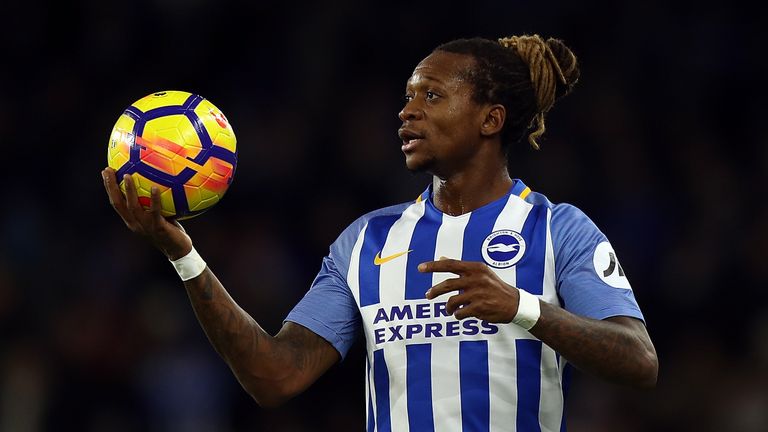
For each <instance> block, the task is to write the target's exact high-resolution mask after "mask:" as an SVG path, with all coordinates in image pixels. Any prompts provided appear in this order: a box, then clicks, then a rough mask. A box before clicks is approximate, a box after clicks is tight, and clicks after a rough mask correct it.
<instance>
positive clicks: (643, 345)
mask: <svg viewBox="0 0 768 432" xmlns="http://www.w3.org/2000/svg"><path fill="white" fill-rule="evenodd" d="M473 61H474V60H473V59H472V58H471V57H468V56H463V55H457V54H449V53H442V52H437V53H433V54H432V55H430V56H428V57H427V58H426V59H424V60H423V61H422V62H421V63H420V64H419V65H418V66H417V67H416V69H415V70H414V73H413V75H412V77H411V79H409V81H408V85H407V88H406V93H407V95H406V96H407V103H406V105H405V107H404V108H403V110H402V111H401V113H400V115H399V116H400V119H401V120H402V121H403V127H402V128H401V130H400V137H401V138H402V139H403V140H404V142H403V152H404V153H405V157H406V165H407V166H408V168H409V169H411V170H415V171H427V172H430V173H432V174H433V176H434V180H433V182H434V202H435V205H436V206H437V207H438V208H439V209H440V210H441V211H443V212H445V213H447V214H451V215H459V214H464V213H467V212H470V211H473V210H475V209H477V208H479V207H481V206H483V205H485V204H488V203H490V202H492V201H494V200H496V199H498V198H500V197H502V196H504V195H505V194H506V193H507V192H508V191H509V188H510V187H511V185H512V180H511V179H510V178H509V175H508V173H507V165H506V159H505V158H504V155H503V153H502V151H501V141H500V136H499V135H500V131H501V129H502V127H503V124H504V120H505V114H506V113H505V110H504V107H503V106H501V105H487V104H486V105H480V104H477V103H475V102H474V101H472V100H471V97H470V96H471V90H472V88H471V84H470V83H468V82H466V81H465V80H464V79H463V78H462V75H461V74H460V71H462V70H465V69H466V68H467V67H471V66H472V64H473ZM102 177H103V180H104V187H105V189H106V191H107V195H108V196H109V201H110V203H111V204H112V206H113V207H114V209H115V211H116V212H117V213H118V215H120V217H121V218H122V219H123V222H124V223H125V224H126V226H127V227H128V228H129V229H130V230H131V231H133V232H135V233H137V234H139V235H141V236H142V237H145V238H146V239H147V240H148V241H149V242H150V243H152V244H153V245H154V246H155V247H157V248H158V249H159V250H160V251H161V252H162V253H163V254H164V255H165V256H166V257H167V258H168V259H170V260H176V259H178V258H180V257H183V256H185V255H186V254H188V253H189V252H190V251H191V250H192V240H191V238H190V237H189V236H188V235H187V234H186V232H185V231H184V229H183V228H182V227H181V225H180V224H179V223H178V222H176V221H173V220H170V219H166V218H164V217H162V215H161V213H160V195H159V192H158V191H157V190H156V189H154V188H153V190H152V191H151V204H150V208H149V209H148V210H145V209H143V208H142V207H141V205H140V204H139V201H138V196H137V192H136V187H135V185H134V183H133V180H132V178H131V177H130V176H126V177H125V178H124V180H125V182H126V194H125V195H123V193H122V192H121V191H120V189H119V187H118V180H117V179H116V178H115V171H114V170H112V169H111V168H106V169H104V170H103V171H102ZM420 270H421V271H424V272H435V271H440V272H451V273H455V274H457V275H458V276H459V277H458V278H455V279H449V280H447V281H445V282H443V283H441V284H438V285H436V286H434V287H432V288H431V289H430V290H429V291H428V293H427V298H429V299H433V298H435V297H437V296H438V295H441V294H443V293H448V292H454V291H456V292H460V294H456V295H453V296H452V297H451V298H450V300H449V301H448V305H447V307H448V311H449V312H451V313H454V314H455V315H456V317H457V318H460V319H463V318H466V317H469V316H474V317H477V318H480V319H484V320H487V321H489V322H494V323H509V322H511V321H512V318H513V317H514V316H515V314H516V313H517V305H518V301H519V293H518V289H517V288H515V287H513V286H510V285H508V284H506V283H504V282H503V281H502V280H500V279H499V278H498V277H496V275H495V273H493V272H492V271H490V269H489V268H488V267H487V266H485V265H484V264H482V263H471V262H462V261H456V260H441V261H434V262H428V263H423V264H422V265H421V266H420ZM184 287H185V288H186V291H187V294H188V295H189V299H190V302H191V303H192V307H193V309H194V311H195V315H196V316H197V319H198V320H199V321H200V324H201V326H202V327H203V330H204V331H205V333H206V335H207V336H208V339H209V340H210V341H211V344H212V345H213V347H214V348H215V349H216V351H217V352H218V353H219V354H220V355H221V357H222V358H223V359H224V360H225V361H226V362H227V364H228V365H229V367H230V368H231V369H232V371H233V373H234V374H235V376H236V377H237V379H238V380H239V381H240V383H241V385H242V386H243V388H244V389H245V390H246V391H247V392H248V393H249V394H250V395H251V396H252V397H253V398H254V399H255V400H256V401H257V402H258V403H259V404H260V405H262V406H277V405H280V404H281V403H283V402H285V401H286V400H288V399H290V398H291V397H293V396H295V395H297V394H299V393H301V392H302V391H304V390H305V389H306V388H307V387H309V386H310V385H311V384H312V383H313V382H315V380H317V379H318V378H319V377H320V376H321V375H322V374H323V373H325V372H326V371H327V370H328V369H329V368H330V367H331V366H333V365H334V364H335V363H337V362H338V361H339V360H340V355H339V353H338V352H337V351H336V349H334V348H333V346H332V345H331V344H330V343H328V342H327V341H326V340H325V339H323V338H321V337H320V336H318V335H316V334H315V333H313V332H311V331H310V330H308V329H306V328H304V327H302V326H300V325H298V324H295V323H291V322H288V323H286V324H284V325H283V327H282V329H281V330H280V332H279V333H278V334H277V335H275V336H272V335H270V334H268V333H267V332H265V331H264V330H263V329H262V328H261V327H260V326H259V324H258V323H257V322H256V321H255V320H254V319H253V318H252V317H251V316H250V315H249V314H248V313H246V312H245V311H244V310H243V309H241V308H240V307H239V306H238V305H237V304H236V303H235V301H234V300H233V299H232V297H231V296H230V295H229V294H228V293H227V291H226V290H225V289H224V287H223V286H222V284H221V283H220V282H219V280H218V279H217V278H216V276H215V275H214V274H213V272H212V271H211V270H210V269H209V268H206V269H205V270H204V271H203V273H202V274H201V275H200V276H198V277H196V278H193V279H191V280H188V281H186V282H184ZM460 290H462V291H460ZM460 306H463V307H460ZM531 333H532V334H533V335H534V336H536V337H537V338H539V339H541V340H542V341H543V342H544V343H546V344H547V345H549V346H551V347H552V348H553V349H555V350H556V351H558V352H560V353H561V355H563V356H564V357H565V358H567V359H568V360H569V361H570V362H572V363H573V364H574V365H576V366H577V367H579V368H580V369H582V370H585V371H587V372H590V373H593V374H595V375H598V376H601V377H604V378H606V379H609V380H612V381H615V382H621V383H626V384H630V385H634V386H639V387H652V386H653V385H654V384H655V382H656V373H657V369H658V365H657V361H656V354H655V350H654V348H653V344H652V343H651V341H650V338H649V337H648V333H647V332H646V331H645V326H644V325H643V324H642V323H641V322H640V321H638V320H635V319H633V318H628V317H614V318H609V319H607V320H603V321H597V320H591V319H587V318H582V317H578V316H576V315H573V314H571V313H569V312H567V311H565V310H564V309H561V308H558V307H555V306H551V305H549V304H547V303H544V302H541V318H540V319H539V321H538V322H537V323H536V325H535V326H534V327H533V328H532V329H531Z"/></svg>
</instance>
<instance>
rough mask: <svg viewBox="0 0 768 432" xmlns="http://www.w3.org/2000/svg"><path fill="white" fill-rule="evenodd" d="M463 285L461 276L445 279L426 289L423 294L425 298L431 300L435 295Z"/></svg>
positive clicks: (457, 288)
mask: <svg viewBox="0 0 768 432" xmlns="http://www.w3.org/2000/svg"><path fill="white" fill-rule="evenodd" d="M463 287H464V281H463V280H462V279H461V278H451V279H446V280H444V281H442V282H440V283H439V284H437V285H435V286H433V287H432V288H430V289H428V290H427V292H426V293H425V294H424V295H425V297H426V298H427V299H429V300H432V299H434V298H436V297H440V296H441V295H443V294H445V293H448V292H451V291H458V290H460V289H462V288H463Z"/></svg>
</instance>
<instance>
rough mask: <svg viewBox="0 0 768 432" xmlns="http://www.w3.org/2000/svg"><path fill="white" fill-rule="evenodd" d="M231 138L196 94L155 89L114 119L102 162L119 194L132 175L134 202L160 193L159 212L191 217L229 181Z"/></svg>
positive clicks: (223, 120)
mask: <svg viewBox="0 0 768 432" xmlns="http://www.w3.org/2000/svg"><path fill="white" fill-rule="evenodd" d="M236 144H237V139H236V138H235V132H234V131H233V130H232V126H231V125H230V124H229V121H228V120H227V117H226V116H224V113H222V112H221V110H219V109H218V108H217V107H216V106H215V105H213V104H212V103H211V102H209V101H208V100H207V99H205V98H203V97H202V96H199V95H196V94H193V93H187V92H184V91H161V92H157V93H152V94H150V95H148V96H145V97H143V98H141V99H139V100H137V101H136V102H134V103H133V104H131V105H130V106H129V107H128V108H126V109H125V110H124V111H123V113H122V114H121V115H120V118H118V119H117V122H116V123H115V126H114V128H112V134H111V135H110V138H109V145H108V149H107V164H108V165H109V166H110V167H111V168H113V169H114V170H115V171H116V174H117V180H118V181H119V182H120V189H121V190H122V191H123V193H125V181H124V180H123V177H124V175H125V174H130V175H132V176H133V182H134V184H135V185H136V189H137V193H138V196H139V202H140V203H141V205H142V206H144V208H149V202H150V190H151V188H152V187H153V186H156V187H157V188H158V190H159V192H160V200H161V203H162V209H161V212H162V215H163V216H165V217H171V218H175V219H179V220H183V219H189V218H191V217H194V216H197V215H199V214H201V213H202V212H204V211H206V210H208V209H209V208H211V207H212V206H213V205H214V204H216V203H217V202H219V200H221V198H222V197H223V196H224V193H225V192H226V191H227V189H228V188H229V185H230V184H231V183H232V178H233V176H234V174H235V168H236V165H237V146H236Z"/></svg>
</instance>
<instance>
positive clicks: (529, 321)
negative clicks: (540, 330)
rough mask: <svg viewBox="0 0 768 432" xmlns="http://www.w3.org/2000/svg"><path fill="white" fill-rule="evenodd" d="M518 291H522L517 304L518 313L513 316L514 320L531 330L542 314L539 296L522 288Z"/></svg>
mask: <svg viewBox="0 0 768 432" xmlns="http://www.w3.org/2000/svg"><path fill="white" fill-rule="evenodd" d="M517 291H518V292H519V293H520V301H519V302H518V304H517V314H516V315H515V317H514V318H512V322H513V323H515V324H517V325H519V326H520V327H522V328H524V329H526V330H530V329H531V328H533V326H534V325H536V322H537V321H538V320H539V317H540V316H541V305H540V304H539V298H538V297H536V296H535V295H533V294H531V293H529V292H527V291H525V290H522V289H518V290H517Z"/></svg>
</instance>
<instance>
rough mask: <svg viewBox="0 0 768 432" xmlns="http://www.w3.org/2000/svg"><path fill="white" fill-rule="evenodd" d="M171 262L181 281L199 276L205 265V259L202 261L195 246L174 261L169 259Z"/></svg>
mask: <svg viewBox="0 0 768 432" xmlns="http://www.w3.org/2000/svg"><path fill="white" fill-rule="evenodd" d="M171 264H173V268H175V269H176V273H178V274H179V276H180V277H181V280H183V281H188V280H190V279H193V278H196V277H198V276H200V274H201V273H202V272H203V270H205V266H206V264H205V261H203V258H202V257H201V256H200V254H199V253H197V251H196V250H195V248H192V250H191V251H190V252H189V253H188V254H186V255H184V256H183V257H181V258H179V259H177V260H176V261H171Z"/></svg>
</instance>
